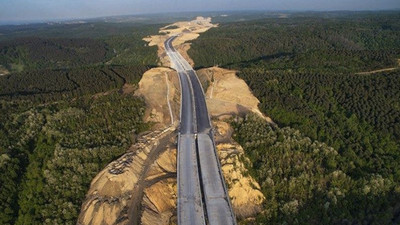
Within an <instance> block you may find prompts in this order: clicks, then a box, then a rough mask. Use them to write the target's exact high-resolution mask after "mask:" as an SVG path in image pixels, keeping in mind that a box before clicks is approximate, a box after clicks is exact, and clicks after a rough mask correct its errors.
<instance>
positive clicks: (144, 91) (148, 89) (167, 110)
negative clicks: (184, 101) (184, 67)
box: [135, 67, 180, 128]
mask: <svg viewBox="0 0 400 225" xmlns="http://www.w3.org/2000/svg"><path fill="white" fill-rule="evenodd" d="M135 95H138V96H142V97H143V98H144V99H145V102H146V104H147V107H146V112H145V116H144V120H145V122H153V123H155V128H160V127H165V126H168V125H170V124H175V125H176V124H177V123H178V120H179V118H178V116H177V115H179V110H180V107H179V104H180V91H179V79H178V77H177V74H176V72H175V71H174V70H171V69H169V68H165V67H158V68H153V69H150V70H148V71H146V72H145V73H144V74H143V77H142V79H141V80H140V82H139V88H138V89H137V90H136V92H135Z"/></svg>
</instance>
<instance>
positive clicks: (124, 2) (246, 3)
mask: <svg viewBox="0 0 400 225" xmlns="http://www.w3.org/2000/svg"><path fill="white" fill-rule="evenodd" d="M394 8H396V9H399V8H400V0H0V23H1V22H5V21H23V20H51V19H63V18H88V17H98V16H107V15H130V14H142V13H157V12H175V11H214V10H215V11H218V10H242V9H249V10H251V9H257V10H379V9H394Z"/></svg>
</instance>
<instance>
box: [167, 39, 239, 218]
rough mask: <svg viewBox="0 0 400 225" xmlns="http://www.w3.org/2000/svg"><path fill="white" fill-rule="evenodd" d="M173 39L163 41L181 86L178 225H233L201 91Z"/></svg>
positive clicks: (192, 71) (193, 73)
mask: <svg viewBox="0 0 400 225" xmlns="http://www.w3.org/2000/svg"><path fill="white" fill-rule="evenodd" d="M175 38H176V36H173V37H170V38H169V39H168V40H166V41H165V43H164V45H165V50H166V52H167V55H168V56H169V58H170V60H171V65H172V67H173V68H174V69H175V70H176V71H177V72H178V75H179V79H180V85H181V121H180V133H179V137H178V169H177V170H178V206H177V210H178V213H177V214H178V224H180V225H186V224H206V223H207V224H209V225H236V218H235V215H234V213H233V210H232V206H231V204H230V200H229V195H228V192H227V189H226V185H225V181H224V178H223V175H222V173H221V166H220V163H219V160H218V156H217V153H216V149H215V143H214V138H213V137H214V135H213V133H212V129H211V123H210V118H209V115H208V110H207V105H206V100H205V97H204V92H203V88H202V87H201V84H200V81H199V80H198V77H197V75H196V72H195V71H194V70H193V68H192V67H191V66H190V65H189V63H188V62H187V61H186V60H185V59H184V58H183V57H182V56H181V55H180V54H179V53H178V52H177V51H176V50H175V49H174V47H173V45H172V42H173V40H174V39H175Z"/></svg>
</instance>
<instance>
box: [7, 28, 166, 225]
mask: <svg viewBox="0 0 400 225" xmlns="http://www.w3.org/2000/svg"><path fill="white" fill-rule="evenodd" d="M26 26H27V25H24V26H23V28H18V27H13V28H7V29H8V31H6V32H4V30H7V29H5V28H4V27H0V30H2V29H3V30H2V31H3V32H4V33H5V35H3V36H2V37H1V39H2V40H1V41H0V64H1V65H2V67H3V68H6V69H7V70H9V72H10V73H9V74H7V75H3V76H0V224H4V225H7V224H21V225H22V224H52V225H53V224H76V219H77V217H78V215H79V212H80V207H81V204H82V201H83V199H84V197H85V194H86V192H87V190H88V188H89V185H90V182H91V180H92V179H93V178H94V176H95V175H96V174H97V173H98V172H99V171H100V170H102V169H103V168H104V166H105V165H107V164H108V163H110V162H111V161H112V160H114V159H116V158H118V157H119V156H121V155H122V154H124V153H125V151H126V150H127V148H128V147H129V146H130V145H131V144H133V143H134V142H135V137H136V135H138V134H140V133H141V132H144V131H146V130H148V129H149V127H150V125H151V124H147V123H144V122H143V115H144V110H145V103H144V100H143V99H141V98H139V97H135V96H133V95H132V94H126V93H123V92H122V91H121V89H122V87H123V86H124V85H125V84H128V85H131V86H132V87H133V88H136V87H137V84H138V82H139V80H140V79H141V76H142V74H143V73H144V72H145V71H146V70H148V69H149V68H151V67H153V66H154V65H156V64H157V53H156V51H157V49H156V47H148V46H146V45H145V42H144V41H142V38H143V37H145V36H147V35H149V34H153V33H156V31H158V28H159V27H161V26H163V25H154V24H153V25H138V24H107V23H96V24H86V25H62V26H61V25H60V26H55V27H54V26H42V25H40V26H39V25H32V26H31V27H26ZM13 29H15V31H13Z"/></svg>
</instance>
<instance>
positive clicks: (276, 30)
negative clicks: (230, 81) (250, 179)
mask: <svg viewBox="0 0 400 225" xmlns="http://www.w3.org/2000/svg"><path fill="white" fill-rule="evenodd" d="M399 37H400V13H399V12H376V13H337V14H336V15H330V16H326V15H325V14H324V13H310V15H306V14H304V13H299V14H296V13H294V14H289V16H288V18H279V19H278V18H266V19H259V20H254V21H245V22H229V23H221V24H220V26H219V27H218V28H213V29H211V30H210V31H208V32H206V33H204V34H203V35H201V36H200V37H199V38H198V39H197V40H195V41H193V43H192V47H191V49H190V50H189V54H190V55H191V56H192V58H193V60H194V62H195V63H196V66H197V67H198V68H201V67H208V66H213V65H220V66H222V67H226V68H233V69H236V70H238V71H239V72H238V76H239V77H240V78H242V79H244V80H245V81H246V83H247V84H248V85H249V86H250V88H251V90H252V91H253V93H254V94H255V96H256V97H257V98H258V99H259V100H260V102H261V103H260V105H259V107H260V109H261V110H262V111H263V112H264V113H265V114H266V115H268V116H270V117H271V118H272V119H273V120H274V121H275V122H276V123H277V124H278V126H279V127H286V128H281V129H280V128H276V129H272V128H270V127H269V126H268V125H266V124H265V123H261V122H260V121H255V119H254V118H253V119H249V120H248V122H244V124H236V125H235V126H236V127H237V129H236V132H237V140H238V141H239V142H240V143H241V144H243V146H244V148H245V151H246V154H247V155H248V156H249V157H250V159H251V161H252V163H253V166H254V168H252V170H253V175H254V176H255V177H256V178H257V179H258V181H259V183H260V184H261V185H262V186H263V192H264V194H266V196H267V201H266V202H267V203H266V208H265V209H266V212H265V213H264V214H263V215H260V217H259V218H258V220H259V221H260V222H264V223H266V222H267V221H268V223H272V224H281V223H282V221H285V222H286V223H287V224H321V223H322V224H391V223H398V222H399V215H400V211H399V207H400V205H399V202H400V196H399V190H400V163H399V159H400V147H399V146H400V91H399V90H400V69H399V61H398V60H399V59H400V39H399ZM384 68H393V69H392V70H391V71H384V72H379V73H371V74H359V72H366V71H372V70H377V69H384ZM254 124H256V125H254ZM260 124H261V125H260ZM264 126H266V127H264ZM258 127H259V128H258ZM288 127H290V128H288ZM258 129H261V130H259V131H258ZM293 129H296V130H299V132H300V133H299V132H298V133H296V134H295V135H294V134H293V132H295V131H294V130H293ZM249 130H251V132H250V133H247V132H249ZM254 130H256V131H257V132H253V131H254ZM246 135H247V136H246ZM272 136H277V139H280V141H276V140H274V138H273V137H272ZM293 136H294V137H293ZM289 137H290V138H289ZM306 137H308V138H310V140H308V139H307V138H306ZM271 138H272V139H271ZM291 138H294V139H295V140H296V141H295V142H294V143H292V142H291V141H290V140H289V139H291ZM305 139H307V143H306V144H304V143H303V142H304V140H305ZM297 141H298V142H297ZM313 143H320V144H321V143H324V144H323V145H324V146H330V148H332V149H334V152H335V153H334V155H335V156H332V155H326V156H321V155H320V154H321V152H320V151H321V150H315V149H314V147H312V148H311V147H309V145H313ZM324 149H325V147H324ZM298 154H300V155H302V156H301V157H300V156H299V157H300V158H296V157H298V156H297V155H298ZM280 155H281V158H279V157H278V156H280ZM293 157H294V158H295V159H296V160H298V161H297V162H293V161H292V160H293ZM303 161H304V162H303ZM286 163H290V164H289V165H285V164H286ZM296 163H299V164H300V165H297V164H296ZM302 163H304V165H303V164H302ZM250 167H251V166H250ZM287 167H289V168H287ZM297 167H299V171H297V170H295V168H297ZM268 171H269V172H268ZM335 171H336V172H335ZM334 173H335V174H336V175H334ZM269 174H271V175H269ZM341 174H343V175H341ZM333 175H334V176H343V177H342V178H341V179H343V180H342V181H332V180H331V178H330V177H331V176H333ZM371 182H372V183H375V185H377V186H376V187H375V193H372V191H370V190H372V189H373V188H372V187H371V184H370V183H371ZM271 183H272V184H275V185H277V186H276V187H272V186H268V185H270V184H271ZM288 184H290V185H288ZM271 188H273V189H271ZM335 188H339V189H338V191H339V192H340V193H346V194H343V195H344V196H342V197H341V198H339V197H338V196H336V197H335V199H336V200H335V201H331V200H329V199H330V198H332V193H335V190H336V189H335ZM366 190H368V191H366ZM296 191H298V192H299V193H298V195H299V196H296V193H295V192H296ZM270 200H272V202H269V201H270ZM292 207H294V208H296V209H295V210H294V209H293V210H294V211H293V210H292V209H290V208H292ZM328 209H329V210H328ZM287 210H289V211H287ZM395 220H396V221H395Z"/></svg>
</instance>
